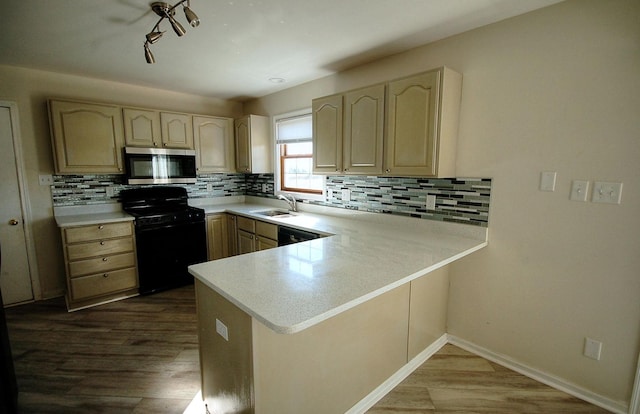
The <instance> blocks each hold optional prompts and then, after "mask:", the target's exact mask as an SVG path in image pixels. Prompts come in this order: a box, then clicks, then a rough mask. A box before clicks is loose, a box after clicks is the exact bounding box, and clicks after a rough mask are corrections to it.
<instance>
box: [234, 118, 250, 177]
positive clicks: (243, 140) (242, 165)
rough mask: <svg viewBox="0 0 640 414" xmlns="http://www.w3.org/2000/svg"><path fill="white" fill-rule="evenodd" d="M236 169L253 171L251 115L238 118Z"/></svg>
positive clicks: (236, 124)
mask: <svg viewBox="0 0 640 414" xmlns="http://www.w3.org/2000/svg"><path fill="white" fill-rule="evenodd" d="M235 130H236V131H235V132H236V170H237V171H238V172H241V173H248V172H251V126H250V123H249V117H244V118H241V119H236V121H235Z"/></svg>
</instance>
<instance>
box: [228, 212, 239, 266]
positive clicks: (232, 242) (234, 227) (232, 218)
mask: <svg viewBox="0 0 640 414" xmlns="http://www.w3.org/2000/svg"><path fill="white" fill-rule="evenodd" d="M227 240H228V248H229V256H235V255H237V254H238V217H237V216H236V215H235V214H227Z"/></svg>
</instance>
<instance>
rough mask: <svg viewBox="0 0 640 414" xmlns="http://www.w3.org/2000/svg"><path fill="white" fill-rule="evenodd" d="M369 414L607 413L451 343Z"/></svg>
mask: <svg viewBox="0 0 640 414" xmlns="http://www.w3.org/2000/svg"><path fill="white" fill-rule="evenodd" d="M367 413H368V414H418V413H425V414H426V413H428V414H440V413H442V414H445V413H446V414H454V413H466V414H469V413H478V414H480V413H495V414H499V413H509V414H511V413H571V414H587V413H590V414H591V413H608V411H607V410H604V409H602V408H600V407H596V406H595V405H592V404H589V403H587V402H585V401H582V400H580V399H578V398H575V397H572V396H571V395H569V394H566V393H564V392H561V391H558V390H556V389H554V388H551V387H549V386H546V385H544V384H542V383H539V382H537V381H535V380H532V379H530V378H528V377H525V376H524V375H521V374H518V373H517V372H515V371H512V370H510V369H507V368H505V367H503V366H501V365H498V364H495V363H493V362H491V361H488V360H486V359H484V358H481V357H479V356H476V355H474V354H471V353H469V352H467V351H465V350H462V349H460V348H458V347H456V346H453V345H450V344H447V345H445V346H444V347H442V348H441V349H440V350H439V351H438V352H437V353H436V354H435V355H433V356H432V357H431V358H429V360H427V361H426V362H425V363H423V364H422V365H421V366H420V367H419V368H418V369H416V370H415V371H414V372H413V373H411V375H410V376H409V377H407V378H406V379H405V380H404V381H403V382H402V383H400V384H399V385H398V386H397V387H396V388H394V389H393V390H392V391H391V392H390V393H389V394H387V395H386V396H385V397H384V398H383V399H381V400H380V401H378V403H377V404H376V405H375V406H374V407H372V408H371V409H370V410H369V411H367Z"/></svg>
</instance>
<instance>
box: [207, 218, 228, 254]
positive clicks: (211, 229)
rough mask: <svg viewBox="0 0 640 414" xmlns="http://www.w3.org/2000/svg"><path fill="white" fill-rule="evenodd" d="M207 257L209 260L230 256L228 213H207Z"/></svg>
mask: <svg viewBox="0 0 640 414" xmlns="http://www.w3.org/2000/svg"><path fill="white" fill-rule="evenodd" d="M207 251H208V254H207V257H208V259H209V260H217V259H222V258H225V257H228V256H229V237H228V235H227V216H226V214H210V215H207Z"/></svg>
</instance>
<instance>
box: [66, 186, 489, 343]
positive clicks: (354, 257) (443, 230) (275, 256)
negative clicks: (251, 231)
mask: <svg viewBox="0 0 640 414" xmlns="http://www.w3.org/2000/svg"><path fill="white" fill-rule="evenodd" d="M189 203H190V204H191V205H193V206H196V207H200V208H203V209H204V210H205V212H206V213H207V214H215V213H224V212H227V213H234V214H239V215H243V216H247V217H251V218H255V219H259V220H263V221H267V222H271V223H274V224H279V225H285V226H289V227H294V228H299V229H303V230H309V231H314V232H316V233H319V234H321V235H323V236H325V237H322V238H319V239H315V240H310V241H306V242H302V243H297V244H292V245H288V246H281V247H278V248H275V249H269V250H263V251H259V252H255V253H251V254H245V255H240V256H234V257H229V258H225V259H219V260H215V261H211V262H206V263H201V264H197V265H193V266H190V267H189V271H190V273H191V274H192V275H193V276H194V277H196V278H197V279H198V280H200V281H202V282H203V283H204V284H205V285H206V286H208V287H210V288H212V289H214V290H215V291H216V292H218V293H219V294H221V295H222V296H224V297H225V298H226V299H228V300H229V301H230V302H232V303H233V304H235V305H236V306H238V307H239V308H240V309H242V310H243V311H244V312H246V313H248V314H249V315H250V316H252V317H253V318H255V319H257V320H258V321H260V322H261V323H263V324H264V325H266V326H267V327H269V328H270V329H272V330H273V331H275V332H278V333H283V334H292V333H296V332H299V331H301V330H303V329H306V328H308V327H311V326H313V325H315V324H318V323H320V322H322V321H324V320H326V319H328V318H330V317H332V316H334V315H337V314H339V313H341V312H344V311H345V310H347V309H350V308H353V307H355V306H357V305H359V304H361V303H363V302H365V301H367V300H369V299H372V298H374V297H376V296H378V295H381V294H382V293H384V292H387V291H390V290H392V289H394V288H396V287H398V286H400V285H403V284H405V283H408V282H410V281H411V280H413V279H416V278H418V277H420V276H423V275H425V274H427V273H429V272H431V271H433V270H435V269H438V268H440V267H442V266H445V265H447V264H449V263H451V262H453V261H455V260H458V259H460V258H462V257H464V256H466V255H468V254H471V253H473V252H475V251H477V250H479V249H481V248H483V247H485V246H486V245H487V234H488V230H487V229H486V228H481V227H476V226H471V225H463V224H455V223H443V222H438V221H431V220H420V219H414V218H405V217H398V216H391V215H388V214H379V213H366V212H360V211H353V210H347V209H340V208H331V207H320V206H314V205H309V204H302V203H299V204H298V206H299V209H300V210H302V211H300V212H298V213H296V214H293V215H291V216H288V217H284V218H277V217H265V216H262V215H260V214H258V213H257V212H259V211H264V210H268V209H272V208H278V209H286V204H285V203H284V202H282V201H277V200H272V199H264V198H256V197H246V199H245V197H231V198H218V199H190V200H189ZM54 214H55V219H56V223H57V224H58V226H59V227H61V228H64V227H69V226H78V225H90V224H98V223H109V222H118V221H130V220H133V219H134V218H133V217H132V216H130V215H129V214H127V213H125V212H123V211H122V210H121V208H120V205H119V204H117V203H114V204H105V205H98V206H84V207H78V208H74V207H69V208H67V207H60V208H56V209H55V211H54Z"/></svg>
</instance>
